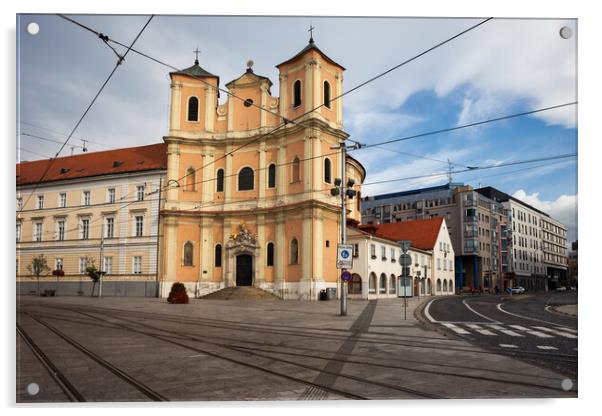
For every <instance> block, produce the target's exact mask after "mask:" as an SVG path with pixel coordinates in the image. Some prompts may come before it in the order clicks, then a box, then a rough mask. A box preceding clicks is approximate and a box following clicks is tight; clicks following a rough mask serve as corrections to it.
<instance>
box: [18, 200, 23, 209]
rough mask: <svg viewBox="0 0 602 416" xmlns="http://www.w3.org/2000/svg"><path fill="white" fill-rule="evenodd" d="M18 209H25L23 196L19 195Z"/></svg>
mask: <svg viewBox="0 0 602 416" xmlns="http://www.w3.org/2000/svg"><path fill="white" fill-rule="evenodd" d="M17 209H18V210H19V211H21V210H22V209H23V197H22V196H18V197H17Z"/></svg>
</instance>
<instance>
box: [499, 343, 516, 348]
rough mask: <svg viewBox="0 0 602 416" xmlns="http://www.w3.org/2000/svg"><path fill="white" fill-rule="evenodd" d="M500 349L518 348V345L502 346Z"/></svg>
mask: <svg viewBox="0 0 602 416" xmlns="http://www.w3.org/2000/svg"><path fill="white" fill-rule="evenodd" d="M500 347H502V348H518V345H513V344H500Z"/></svg>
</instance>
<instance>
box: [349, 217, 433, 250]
mask: <svg viewBox="0 0 602 416" xmlns="http://www.w3.org/2000/svg"><path fill="white" fill-rule="evenodd" d="M442 223H443V217H438V218H430V219H427V220H414V221H401V222H392V223H389V224H369V225H362V226H360V229H362V230H364V231H368V232H370V233H372V234H374V235H376V236H377V237H382V238H387V239H389V240H394V241H399V240H412V247H414V248H419V249H422V250H433V249H434V248H435V244H436V243H437V237H438V236H439V230H440V229H441V224H442Z"/></svg>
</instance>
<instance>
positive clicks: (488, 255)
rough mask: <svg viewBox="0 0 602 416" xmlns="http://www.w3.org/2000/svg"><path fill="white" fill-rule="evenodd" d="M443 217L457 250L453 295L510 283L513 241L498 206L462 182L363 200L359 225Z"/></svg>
mask: <svg viewBox="0 0 602 416" xmlns="http://www.w3.org/2000/svg"><path fill="white" fill-rule="evenodd" d="M437 217H443V218H445V221H446V224H447V227H448V232H449V236H450V238H451V242H452V245H453V250H454V252H455V266H454V270H455V287H456V291H458V292H461V291H468V290H473V289H476V290H478V289H481V288H482V289H484V290H486V291H492V290H494V289H495V287H496V286H497V287H498V289H500V290H503V289H504V288H506V287H510V286H512V284H513V276H514V275H513V269H512V248H511V247H512V240H511V231H510V229H509V227H508V211H507V209H505V208H504V206H503V205H502V203H500V202H497V201H494V200H492V199H490V198H488V197H486V196H484V195H481V194H479V193H477V192H476V191H475V190H474V189H473V188H472V187H470V186H468V185H463V184H461V183H449V184H446V185H442V186H435V187H429V188H422V189H416V190H411V191H404V192H396V193H391V194H384V195H377V196H370V197H366V198H364V199H363V201H362V223H363V224H387V223H393V222H401V221H411V220H417V219H427V218H437Z"/></svg>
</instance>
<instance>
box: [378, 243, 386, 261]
mask: <svg viewBox="0 0 602 416" xmlns="http://www.w3.org/2000/svg"><path fill="white" fill-rule="evenodd" d="M380 257H381V259H383V260H387V248H386V247H385V246H380Z"/></svg>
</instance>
